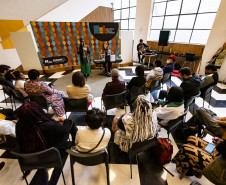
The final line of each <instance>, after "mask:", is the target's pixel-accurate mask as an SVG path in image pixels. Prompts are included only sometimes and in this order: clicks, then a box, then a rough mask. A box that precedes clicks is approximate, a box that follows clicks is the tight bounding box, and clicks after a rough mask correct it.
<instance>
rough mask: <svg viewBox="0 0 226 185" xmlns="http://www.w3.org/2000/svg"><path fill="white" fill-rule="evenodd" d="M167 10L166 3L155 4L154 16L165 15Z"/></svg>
mask: <svg viewBox="0 0 226 185" xmlns="http://www.w3.org/2000/svg"><path fill="white" fill-rule="evenodd" d="M165 9H166V3H155V4H154V11H153V16H159V15H164V14H165Z"/></svg>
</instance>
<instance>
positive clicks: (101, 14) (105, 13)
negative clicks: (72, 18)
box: [80, 6, 114, 22]
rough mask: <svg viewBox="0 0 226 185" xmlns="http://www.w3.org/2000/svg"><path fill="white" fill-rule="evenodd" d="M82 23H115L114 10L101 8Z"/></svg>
mask: <svg viewBox="0 0 226 185" xmlns="http://www.w3.org/2000/svg"><path fill="white" fill-rule="evenodd" d="M80 22H114V11H113V10H112V8H108V7H103V6H99V7H98V8H96V9H95V10H93V11H92V12H91V13H90V14H88V15H87V16H85V17H84V18H83V19H82V20H80Z"/></svg>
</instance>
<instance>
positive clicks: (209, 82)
mask: <svg viewBox="0 0 226 185" xmlns="http://www.w3.org/2000/svg"><path fill="white" fill-rule="evenodd" d="M196 76H197V77H200V79H201V80H202V81H201V85H200V88H201V89H200V91H201V96H202V95H203V93H204V92H205V90H206V89H208V88H209V87H210V86H213V85H216V84H217V82H218V73H217V68H216V66H215V65H214V64H208V65H207V66H206V67H205V75H203V76H200V75H199V74H197V75H196Z"/></svg>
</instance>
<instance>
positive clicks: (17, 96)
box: [12, 89, 29, 108]
mask: <svg viewBox="0 0 226 185" xmlns="http://www.w3.org/2000/svg"><path fill="white" fill-rule="evenodd" d="M12 96H13V102H14V106H15V108H16V103H15V99H16V100H19V101H20V102H22V103H24V102H25V101H29V97H26V98H25V97H24V96H23V94H22V93H21V92H20V91H19V90H18V89H12Z"/></svg>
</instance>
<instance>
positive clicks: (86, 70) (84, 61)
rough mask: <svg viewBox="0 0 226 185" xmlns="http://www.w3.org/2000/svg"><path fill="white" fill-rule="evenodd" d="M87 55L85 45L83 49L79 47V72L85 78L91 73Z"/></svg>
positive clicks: (87, 49) (87, 50)
mask: <svg viewBox="0 0 226 185" xmlns="http://www.w3.org/2000/svg"><path fill="white" fill-rule="evenodd" d="M89 53H90V50H89V48H88V46H87V45H84V46H83V47H82V46H81V45H80V47H79V54H80V65H81V72H82V73H83V74H84V75H85V76H87V75H89V74H90V73H91V67H90V64H89Z"/></svg>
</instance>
